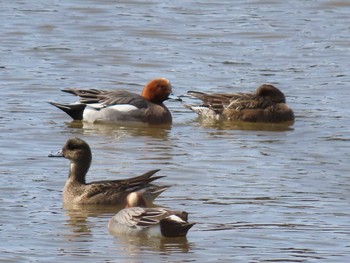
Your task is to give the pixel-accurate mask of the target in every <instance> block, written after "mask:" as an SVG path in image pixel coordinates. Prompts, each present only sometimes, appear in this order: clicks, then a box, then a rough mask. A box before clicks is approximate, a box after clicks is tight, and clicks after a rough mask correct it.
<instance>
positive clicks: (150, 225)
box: [108, 192, 195, 237]
mask: <svg viewBox="0 0 350 263" xmlns="http://www.w3.org/2000/svg"><path fill="white" fill-rule="evenodd" d="M187 220H188V213H187V212H184V211H173V210H169V209H166V208H161V207H153V208H147V207H146V203H145V200H144V199H143V197H142V195H140V194H139V193H137V192H133V193H130V194H129V195H128V197H127V207H126V208H124V209H122V210H120V211H119V212H118V213H117V214H116V215H114V216H113V217H112V218H111V219H110V220H109V223H108V229H109V232H110V233H111V234H112V235H132V236H136V235H144V236H147V237H183V236H186V235H187V232H188V230H190V228H191V227H192V226H193V225H194V224H195V223H189V222H188V221H187Z"/></svg>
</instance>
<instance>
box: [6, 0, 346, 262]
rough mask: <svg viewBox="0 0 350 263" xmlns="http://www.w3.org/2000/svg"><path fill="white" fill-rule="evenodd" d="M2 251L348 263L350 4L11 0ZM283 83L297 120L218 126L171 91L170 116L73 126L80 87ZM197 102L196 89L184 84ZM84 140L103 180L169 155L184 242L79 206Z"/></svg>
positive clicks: (318, 0)
mask: <svg viewBox="0 0 350 263" xmlns="http://www.w3.org/2000/svg"><path fill="white" fill-rule="evenodd" d="M0 10H1V18H0V21H1V28H0V41H1V42H0V43H1V44H0V87H1V99H2V103H1V106H0V110H1V115H0V127H1V129H0V147H1V152H0V208H1V210H0V239H1V245H0V247H1V249H0V261H1V262H73V261H79V262H161V261H164V262H192V261H195V262H215V261H222V262H348V261H349V259H350V245H349V244H350V230H349V229H350V212H349V205H350V180H349V179H350V177H349V167H350V164H349V159H350V154H349V146H350V136H349V128H350V121H349V115H350V108H349V95H350V89H349V83H350V75H349V71H350V67H349V55H350V35H349V29H350V28H349V24H350V16H349V13H350V4H349V3H348V2H347V1H323V0H315V1H301V0H300V1H297V0H294V1H229V0H227V1H200V0H196V1H184V0H180V1H133V0H131V1H97V0H90V1H82V0H81V1H79V0H74V1H53V0H49V1H47V0H45V1H43V0H42V1H40V0H37V1H19V0H14V1H2V3H1V5H0ZM159 76H161V77H166V78H168V79H170V80H171V82H172V85H173V87H174V93H175V94H176V95H183V94H185V93H186V91H187V90H190V89H194V90H201V91H209V92H245V91H253V90H255V88H256V87H257V86H259V85H260V84H261V83H265V82H269V83H273V84H275V85H276V86H277V87H279V88H280V89H281V90H282V91H283V92H284V93H285V94H286V96H287V102H288V104H289V105H290V107H292V108H293V109H294V111H295V114H296V122H295V124H294V125H293V126H291V127H288V128H286V127H269V126H258V127H256V126H250V125H247V126H237V125H227V124H222V125H218V124H213V123H210V122H203V121H200V120H199V119H197V117H196V115H195V114H194V113H192V112H190V111H189V110H188V109H186V108H185V107H183V105H181V104H180V103H178V102H171V101H169V102H167V105H168V107H169V108H170V110H171V111H172V113H173V119H174V124H173V126H172V128H171V129H168V130H164V129H152V128H138V127H113V126H93V125H92V126H91V125H84V126H82V125H73V124H72V123H70V119H69V117H68V116H66V115H65V114H64V113H63V112H60V111H59V110H58V109H55V108H53V107H52V106H51V105H49V104H48V103H47V101H58V102H73V101H74V98H72V97H70V96H69V95H67V94H64V93H62V92H60V89H63V88H67V87H77V88H99V89H117V88H124V89H129V90H131V91H135V92H139V91H140V90H141V88H142V86H143V85H144V84H145V83H146V82H148V81H149V80H150V79H151V78H154V77H159ZM184 100H185V101H186V102H187V101H188V102H193V100H191V99H189V98H186V97H184ZM69 137H81V138H83V139H84V140H86V141H87V142H88V143H89V144H90V146H91V148H92V151H93V164H92V167H91V170H90V172H89V176H88V178H87V180H88V181H90V180H103V179H113V178H115V179H118V178H125V177H129V176H134V175H138V174H141V173H143V172H145V171H148V170H151V169H156V168H159V169H161V172H160V175H165V176H166V178H164V179H161V180H160V181H159V182H160V183H164V184H173V185H174V186H173V187H172V188H170V189H169V190H168V191H166V192H165V193H163V195H162V196H161V197H160V198H159V199H158V201H157V204H158V205H162V206H166V207H170V208H173V209H183V210H186V211H188V212H189V213H190V220H191V221H195V222H197V224H196V225H195V226H194V227H193V228H192V229H191V230H190V232H189V234H188V237H187V239H186V240H183V239H180V240H178V239H170V240H169V239H166V240H162V239H142V238H132V239H130V238H116V237H113V236H111V235H109V233H108V230H107V222H108V220H109V218H110V217H111V216H112V214H113V213H114V211H98V210H96V209H90V210H84V211H83V210H67V209H64V208H63V207H62V202H61V191H62V188H63V185H64V183H65V180H66V178H67V173H68V161H66V160H63V159H59V160H58V159H55V160H53V159H49V158H47V155H48V153H50V152H51V151H56V150H59V149H60V148H61V147H62V146H63V144H64V143H65V141H66V140H67V139H68V138H69Z"/></svg>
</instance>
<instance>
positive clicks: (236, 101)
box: [188, 84, 294, 123]
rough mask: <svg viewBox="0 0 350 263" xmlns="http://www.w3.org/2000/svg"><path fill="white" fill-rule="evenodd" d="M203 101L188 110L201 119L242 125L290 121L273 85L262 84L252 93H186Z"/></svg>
mask: <svg viewBox="0 0 350 263" xmlns="http://www.w3.org/2000/svg"><path fill="white" fill-rule="evenodd" d="M188 94H189V95H191V96H193V97H196V98H198V99H200V100H202V101H203V103H202V104H201V105H189V106H188V107H189V108H190V109H192V110H193V111H194V112H196V113H198V114H199V115H201V116H204V117H209V118H213V119H223V120H225V119H226V120H232V121H246V122H272V123H275V122H286V121H294V113H293V111H292V110H291V109H290V108H289V107H288V106H287V104H286V99H285V96H284V94H283V93H282V92H281V91H280V90H279V89H277V88H276V87H274V86H273V85H269V84H263V85H261V86H260V87H259V88H258V89H257V90H256V92H255V93H214V94H207V93H203V92H197V91H188Z"/></svg>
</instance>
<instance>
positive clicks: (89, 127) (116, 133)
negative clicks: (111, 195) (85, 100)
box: [66, 121, 171, 140]
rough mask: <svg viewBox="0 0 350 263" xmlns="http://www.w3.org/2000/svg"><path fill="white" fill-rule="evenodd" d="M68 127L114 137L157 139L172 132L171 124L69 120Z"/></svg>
mask: <svg viewBox="0 0 350 263" xmlns="http://www.w3.org/2000/svg"><path fill="white" fill-rule="evenodd" d="M66 125H67V126H68V128H72V129H81V133H82V134H87V135H89V134H98V135H102V136H113V137H119V138H124V137H134V136H145V137H151V138H155V139H161V140H167V139H168V136H169V134H170V130H171V125H153V126H147V125H142V124H136V123H135V124H128V125H127V126H126V125H118V124H103V123H100V124H99V123H94V124H92V123H88V122H82V121H72V122H67V123H66Z"/></svg>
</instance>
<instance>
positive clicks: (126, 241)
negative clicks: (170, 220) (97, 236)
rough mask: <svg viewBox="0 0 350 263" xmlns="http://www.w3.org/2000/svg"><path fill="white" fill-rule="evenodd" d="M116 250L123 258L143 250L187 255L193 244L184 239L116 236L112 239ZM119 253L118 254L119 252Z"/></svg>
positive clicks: (139, 253)
mask: <svg viewBox="0 0 350 263" xmlns="http://www.w3.org/2000/svg"><path fill="white" fill-rule="evenodd" d="M114 243H115V244H116V249H118V251H122V252H123V253H125V256H136V255H141V254H142V251H144V250H150V249H151V250H153V251H160V252H163V253H165V254H172V253H188V252H190V251H191V250H193V246H194V244H193V243H190V242H188V240H187V238H186V237H177V238H166V237H163V238H148V237H145V236H122V235H121V236H118V237H115V238H114ZM119 253H120V252H119Z"/></svg>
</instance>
